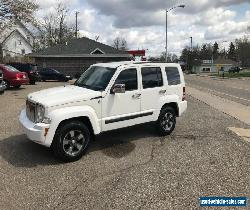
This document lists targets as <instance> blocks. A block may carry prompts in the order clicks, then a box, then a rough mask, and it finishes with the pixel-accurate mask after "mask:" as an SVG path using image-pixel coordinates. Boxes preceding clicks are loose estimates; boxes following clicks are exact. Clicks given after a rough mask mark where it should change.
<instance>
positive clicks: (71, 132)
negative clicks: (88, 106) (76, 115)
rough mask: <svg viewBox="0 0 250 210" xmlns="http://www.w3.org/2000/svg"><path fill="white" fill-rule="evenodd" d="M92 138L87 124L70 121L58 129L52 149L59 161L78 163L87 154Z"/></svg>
mask: <svg viewBox="0 0 250 210" xmlns="http://www.w3.org/2000/svg"><path fill="white" fill-rule="evenodd" d="M90 138H91V135H90V131H89V129H88V127H87V126H86V125H85V124H83V123H82V122H80V121H70V122H67V123H65V124H63V125H61V126H60V127H59V128H58V129H57V131H56V134H55V137H54V140H53V143H52V149H53V151H54V153H55V155H56V156H57V157H58V158H59V159H61V160H63V161H65V162H72V161H76V160H79V159H80V158H81V157H82V156H83V155H84V154H85V152H86V150H87V148H88V146H89V143H90Z"/></svg>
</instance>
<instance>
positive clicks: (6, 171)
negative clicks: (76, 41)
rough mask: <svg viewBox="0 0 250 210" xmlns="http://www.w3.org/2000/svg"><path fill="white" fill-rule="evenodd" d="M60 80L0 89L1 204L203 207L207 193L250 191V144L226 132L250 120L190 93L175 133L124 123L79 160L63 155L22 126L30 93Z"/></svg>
mask: <svg viewBox="0 0 250 210" xmlns="http://www.w3.org/2000/svg"><path fill="white" fill-rule="evenodd" d="M57 85H60V83H53V82H51V83H39V84H38V85H36V86H25V87H24V89H20V90H10V91H7V92H6V93H5V95H3V96H0V177H1V179H0V209H199V205H198V199H199V197H200V196H248V197H249V195H250V185H249V183H250V153H249V150H250V145H249V143H247V142H245V141H244V140H241V139H240V138H239V137H238V136H236V135H234V134H232V133H230V132H229V131H227V127H243V128H244V127H247V126H246V125H245V124H243V123H241V122H239V121H237V120H235V119H234V118H232V117H229V116H227V115H225V114H222V113H220V112H218V111H216V110H214V109H212V108H210V107H209V106H207V105H205V104H203V103H201V102H199V101H197V100H195V99H193V98H191V97H189V98H188V103H189V104H188V111H187V112H186V113H185V114H184V115H183V116H182V117H181V118H179V119H178V120H177V126H176V129H175V131H174V132H173V134H172V135H171V136H168V137H165V138H161V137H158V136H157V135H156V133H155V131H154V129H153V127H152V125H144V126H136V127H133V128H126V129H121V130H117V131H114V132H109V133H105V134H103V135H101V136H99V137H98V138H97V139H96V141H95V142H93V144H92V146H91V147H90V150H89V151H88V152H87V154H86V156H84V157H83V158H82V159H81V160H79V161H78V162H74V163H67V164H63V163H61V162H59V161H58V160H56V159H54V157H53V155H52V153H51V151H50V149H47V148H44V147H42V146H40V145H37V144H35V143H32V142H30V141H29V140H27V138H26V137H25V136H24V135H23V133H22V131H21V129H20V127H19V126H18V114H19V112H20V110H21V109H22V108H24V104H25V97H26V95H27V94H28V93H29V92H33V91H35V90H39V89H43V88H45V87H52V86H57ZM204 209H207V208H204ZM208 209H212V208H208ZM239 209H242V208H239Z"/></svg>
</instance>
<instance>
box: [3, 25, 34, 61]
mask: <svg viewBox="0 0 250 210" xmlns="http://www.w3.org/2000/svg"><path fill="white" fill-rule="evenodd" d="M35 40H36V38H35V35H34V34H33V32H31V31H30V30H29V29H28V27H27V26H25V25H24V24H23V23H21V22H20V21H16V22H15V24H13V26H11V27H6V28H5V29H4V30H3V31H2V32H1V36H0V46H1V48H0V50H1V52H0V54H1V57H2V58H6V57H9V58H11V57H22V56H24V55H26V54H29V53H31V52H32V50H33V45H34V43H35Z"/></svg>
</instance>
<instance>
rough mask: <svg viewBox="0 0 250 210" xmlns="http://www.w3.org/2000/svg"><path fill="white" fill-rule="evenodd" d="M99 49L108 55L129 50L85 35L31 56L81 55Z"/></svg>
mask: <svg viewBox="0 0 250 210" xmlns="http://www.w3.org/2000/svg"><path fill="white" fill-rule="evenodd" d="M95 49H99V50H100V51H102V52H104V53H105V54H106V55H127V56H128V57H129V54H128V53H127V52H124V51H121V50H117V49H115V48H113V47H111V46H108V45H105V44H102V43H100V42H96V41H94V40H92V39H89V38H86V37H83V38H79V39H73V40H71V41H69V42H67V43H64V44H58V45H56V46H53V47H48V48H46V49H43V50H41V51H39V52H37V53H32V54H30V56H31V57H44V56H48V57H53V56H55V57H57V56H80V55H85V56H86V55H91V53H92V52H93V51H94V50H95Z"/></svg>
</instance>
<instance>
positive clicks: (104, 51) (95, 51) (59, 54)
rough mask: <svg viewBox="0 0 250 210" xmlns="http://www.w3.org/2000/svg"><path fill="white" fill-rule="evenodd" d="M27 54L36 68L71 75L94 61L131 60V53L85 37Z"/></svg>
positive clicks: (84, 68)
mask: <svg viewBox="0 0 250 210" xmlns="http://www.w3.org/2000/svg"><path fill="white" fill-rule="evenodd" d="M29 56H30V57H32V58H34V59H35V63H36V64H37V66H38V69H41V68H53V69H56V70H59V71H61V72H62V73H66V74H68V75H71V76H74V75H75V74H76V73H79V72H82V71H84V70H86V69H87V68H88V67H89V66H90V65H92V64H94V63H100V62H112V61H126V60H131V55H129V54H128V53H127V52H125V51H120V50H117V49H115V48H113V47H111V46H108V45H105V44H102V43H100V42H96V41H94V40H92V39H89V38H86V37H83V38H80V39H73V40H71V41H69V42H66V43H65V44H59V45H56V46H53V47H49V48H46V49H44V50H41V51H39V52H37V53H32V54H30V55H29Z"/></svg>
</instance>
